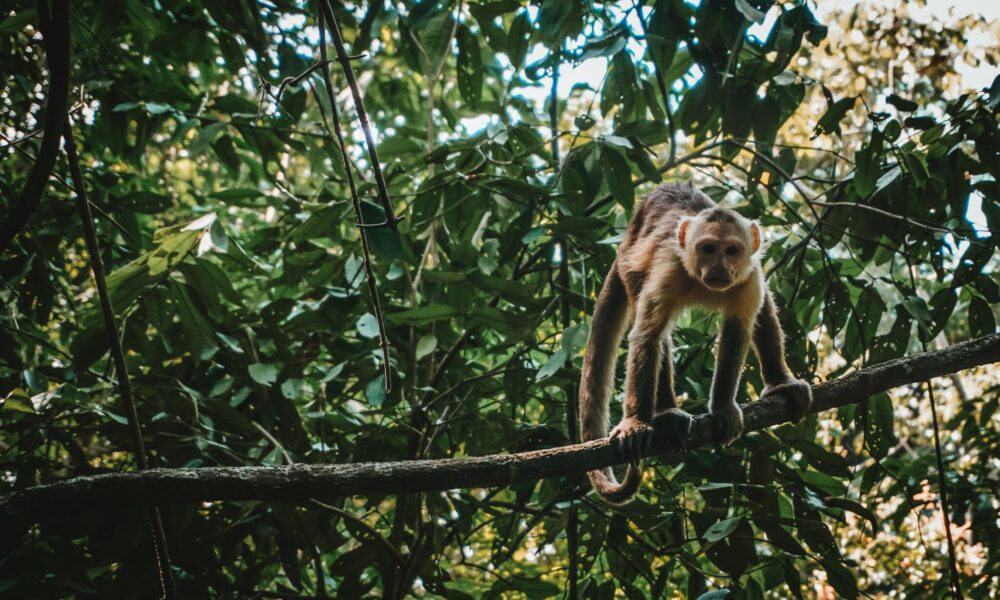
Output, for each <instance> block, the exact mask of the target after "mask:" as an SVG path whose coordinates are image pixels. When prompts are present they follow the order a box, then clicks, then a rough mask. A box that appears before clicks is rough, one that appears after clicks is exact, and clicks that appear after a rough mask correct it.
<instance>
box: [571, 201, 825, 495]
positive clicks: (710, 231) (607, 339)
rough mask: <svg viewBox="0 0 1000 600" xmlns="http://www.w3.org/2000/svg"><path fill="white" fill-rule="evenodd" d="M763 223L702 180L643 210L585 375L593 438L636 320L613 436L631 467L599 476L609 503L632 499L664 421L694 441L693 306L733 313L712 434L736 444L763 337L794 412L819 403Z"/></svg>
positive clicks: (586, 426) (606, 299)
mask: <svg viewBox="0 0 1000 600" xmlns="http://www.w3.org/2000/svg"><path fill="white" fill-rule="evenodd" d="M760 247H761V232H760V226H759V225H758V224H757V223H756V222H754V221H750V220H748V219H746V218H744V217H743V216H741V215H740V214H739V213H736V212H734V211H732V210H729V209H725V208H721V207H719V206H718V205H716V204H715V202H713V201H712V200H711V199H710V198H709V197H708V196H706V195H705V194H703V193H702V192H700V191H698V190H696V189H695V188H694V187H692V186H691V185H683V184H676V183H672V184H665V185H662V186H660V187H659V188H658V189H657V190H656V191H654V192H653V193H652V194H650V195H649V196H648V197H647V198H646V199H645V200H644V201H643V202H642V203H641V204H640V205H639V206H638V207H637V208H636V210H635V214H634V215H633V216H632V220H631V221H630V222H629V225H628V230H627V231H626V232H625V237H624V239H623V240H622V244H621V248H620V249H619V251H618V258H617V260H615V263H614V265H612V267H611V271H610V272H609V273H608V276H607V278H606V279H605V280H604V287H603V288H602V289H601V294H600V296H599V297H598V299H597V305H596V307H595V309H594V318H593V322H592V324H591V328H590V339H589V340H588V341H587V354H586V357H585V358H584V361H583V373H582V377H581V382H580V424H581V427H580V430H581V431H582V432H583V440H584V441H588V440H595V439H600V438H603V437H605V436H607V435H608V405H609V403H610V395H611V392H612V389H613V387H614V374H615V354H616V351H617V349H618V344H619V343H620V342H621V338H622V334H623V333H624V331H625V326H626V323H627V322H628V321H630V320H631V322H632V329H631V331H630V333H629V344H628V369H627V372H626V377H625V399H624V414H623V415H622V420H621V422H620V423H619V424H618V426H617V427H615V428H614V429H613V430H612V431H611V443H612V445H613V446H614V448H615V449H616V450H617V451H618V452H619V453H620V454H621V456H622V458H623V459H625V460H627V461H628V462H629V463H630V464H629V466H628V471H627V473H626V475H625V479H624V481H622V482H621V483H618V482H617V481H616V480H615V476H614V473H613V472H612V471H611V468H610V467H608V468H605V469H601V470H597V471H591V472H590V473H589V477H590V481H591V483H592V484H593V486H594V489H595V490H597V492H598V493H599V494H600V495H601V496H602V497H603V498H604V499H605V500H607V501H608V502H611V503H614V504H624V503H627V502H629V501H630V500H631V499H632V498H633V497H634V496H635V494H636V492H637V491H638V489H639V483H640V480H641V471H640V469H639V467H638V461H639V459H640V458H641V457H642V455H643V454H644V453H645V452H646V451H647V450H648V449H649V447H650V444H651V443H652V440H653V431H654V423H655V424H656V429H659V430H660V431H661V432H667V433H666V435H667V437H669V438H674V439H664V440H663V443H664V444H666V445H668V446H669V445H676V446H678V447H683V442H684V438H685V437H686V436H687V433H688V431H689V430H690V426H691V415H689V414H688V413H686V412H684V411H682V410H680V409H679V408H677V402H676V399H675V397H674V373H673V362H672V361H671V358H670V349H671V342H670V336H671V330H672V329H673V326H674V322H675V320H676V319H677V315H678V314H679V313H680V311H681V310H683V309H684V308H685V307H688V306H692V305H699V306H704V307H706V308H708V309H711V310H714V311H717V312H719V313H720V314H721V315H722V330H721V334H720V338H719V346H718V351H717V354H716V361H715V375H714V377H713V379H712V391H711V398H710V401H709V410H710V412H711V416H712V425H713V435H714V438H715V441H716V442H717V443H719V444H723V445H725V444H729V443H731V442H732V441H733V440H735V439H736V438H737V437H739V435H740V433H741V432H742V431H743V413H742V411H740V408H739V406H737V405H736V386H737V385H738V383H739V381H740V375H741V374H742V371H743V363H744V361H745V360H746V355H747V349H748V347H749V344H750V341H751V340H753V344H754V348H755V349H756V351H757V358H758V360H759V362H760V369H761V373H762V375H763V378H764V383H765V384H766V387H765V388H764V390H763V395H764V396H767V395H769V394H772V393H775V392H778V391H781V393H782V395H783V396H784V397H785V398H786V399H787V400H788V402H789V404H791V406H792V415H793V420H794V421H798V420H800V419H801V418H802V417H803V416H805V415H806V414H807V413H808V411H809V405H810V404H811V403H812V389H811V388H810V387H809V384H808V383H806V382H804V381H801V380H799V379H796V378H795V377H794V376H792V373H791V371H789V369H788V366H787V365H786V364H785V349H784V339H783V338H784V334H783V332H782V331H781V325H780V324H779V322H778V315H777V312H776V310H775V306H774V300H773V299H772V298H771V294H770V292H769V291H768V289H767V283H766V282H765V280H764V272H763V271H762V270H761V266H760V258H759V256H760V252H759V251H760Z"/></svg>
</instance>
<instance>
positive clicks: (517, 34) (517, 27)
mask: <svg viewBox="0 0 1000 600" xmlns="http://www.w3.org/2000/svg"><path fill="white" fill-rule="evenodd" d="M530 39H531V21H530V20H529V19H528V14H527V13H526V12H521V13H520V14H518V15H517V16H516V17H514V22H513V23H511V26H510V31H509V32H508V33H507V56H508V57H509V58H510V63H511V64H512V65H514V68H515V69H520V68H521V67H522V66H523V65H524V57H525V56H527V54H528V41H529V40H530Z"/></svg>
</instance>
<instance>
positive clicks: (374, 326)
mask: <svg viewBox="0 0 1000 600" xmlns="http://www.w3.org/2000/svg"><path fill="white" fill-rule="evenodd" d="M355 327H356V328H357V330H358V335H360V336H361V337H364V338H368V339H372V338H377V337H378V320H376V319H375V315H373V314H371V313H365V314H363V315H361V317H360V318H359V319H358V322H357V324H356V326H355Z"/></svg>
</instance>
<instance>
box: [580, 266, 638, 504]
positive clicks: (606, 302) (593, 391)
mask: <svg viewBox="0 0 1000 600" xmlns="http://www.w3.org/2000/svg"><path fill="white" fill-rule="evenodd" d="M627 317H628V295H627V294H626V292H625V284H624V283H623V282H622V279H621V277H620V276H619V275H618V265H617V264H615V265H614V266H612V267H611V272H609V273H608V276H607V278H606V279H605V280H604V286H603V287H602V288H601V294H600V295H599V296H598V297H597V305H596V306H595V307H594V319H593V321H592V322H591V324H590V338H589V339H588V340H587V355H586V356H585V357H584V359H583V373H582V375H581V377H580V431H581V432H582V433H583V441H585V442H586V441H590V440H597V439H601V438H606V437H608V408H609V405H610V403H611V391H612V389H613V388H614V382H615V355H616V354H617V351H618V344H619V343H621V339H622V335H623V334H624V333H625V322H626V319H627ZM587 476H588V477H590V483H591V484H592V485H593V486H594V490H595V491H596V492H597V493H598V494H600V495H601V497H602V498H604V499H605V500H606V501H608V502H611V503H613V504H624V503H626V502H628V501H629V500H631V499H632V498H633V497H634V496H635V494H636V492H638V491H639V484H640V483H641V481H642V477H641V471H640V470H639V468H638V467H637V465H629V467H628V471H627V472H626V474H625V479H624V481H622V482H621V483H619V482H618V480H617V479H615V474H614V472H613V471H612V470H611V467H607V468H604V469H599V470H596V471H591V472H589V473H587Z"/></svg>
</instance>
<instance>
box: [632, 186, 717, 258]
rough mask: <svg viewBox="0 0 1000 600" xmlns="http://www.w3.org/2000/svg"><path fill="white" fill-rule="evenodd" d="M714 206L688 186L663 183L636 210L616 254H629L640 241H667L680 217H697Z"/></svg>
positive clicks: (710, 201) (707, 198)
mask: <svg viewBox="0 0 1000 600" xmlns="http://www.w3.org/2000/svg"><path fill="white" fill-rule="evenodd" d="M716 206H717V204H716V203H715V202H713V201H712V199H711V198H709V197H708V196H706V195H705V194H704V193H702V192H701V191H700V190H698V189H697V188H695V187H694V186H692V185H691V184H690V183H664V184H663V185H661V186H660V187H658V188H656V189H655V190H653V191H652V193H650V194H649V195H648V196H646V197H645V198H644V199H643V200H642V202H640V203H639V205H638V206H636V209H635V212H634V213H633V214H632V220H631V221H629V224H628V229H627V230H626V232H625V236H624V238H623V239H622V245H621V248H620V249H619V251H620V252H621V251H628V248H629V247H631V246H632V245H633V244H635V243H636V242H638V241H639V240H641V239H642V238H649V237H653V238H669V237H670V235H672V234H673V232H674V231H676V229H677V224H678V222H679V221H680V218H681V217H682V216H685V215H696V214H698V213H700V212H701V211H703V210H705V209H706V208H714V207H716Z"/></svg>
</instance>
